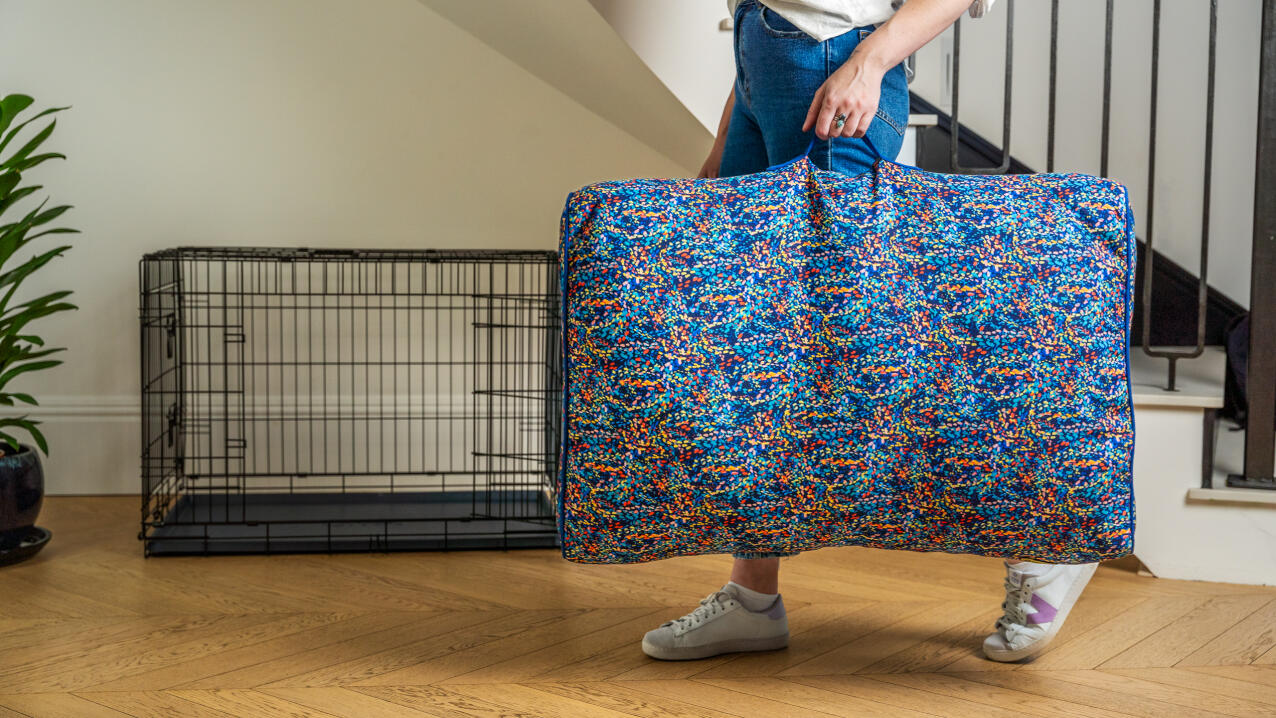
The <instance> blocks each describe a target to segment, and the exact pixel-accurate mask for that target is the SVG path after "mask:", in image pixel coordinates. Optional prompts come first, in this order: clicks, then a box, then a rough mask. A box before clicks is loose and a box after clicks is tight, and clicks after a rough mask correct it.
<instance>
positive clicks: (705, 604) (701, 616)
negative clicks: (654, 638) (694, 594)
mask: <svg viewBox="0 0 1276 718" xmlns="http://www.w3.org/2000/svg"><path fill="white" fill-rule="evenodd" d="M732 600H735V599H734V598H733V597H732V596H731V594H729V593H727V592H726V591H714V592H713V593H711V594H709V595H708V596H705V597H704V598H702V599H700V605H699V606H698V607H697V608H696V609H695V610H694V611H692V612H691V613H688V614H687V615H685V616H682V617H680V618H675V619H673V620H672V621H666V622H665V623H664V625H666V626H673V625H676V626H677V627H678V631H679V632H680V633H684V632H686V631H689V630H691V629H692V628H695V627H696V626H699V625H700V624H702V623H704V622H705V621H707V620H709V619H710V618H711V617H713V616H716V615H718V614H719V613H723V612H724V611H726V606H725V605H724V604H725V603H726V602H727V601H732Z"/></svg>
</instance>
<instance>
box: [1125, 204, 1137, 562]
mask: <svg viewBox="0 0 1276 718" xmlns="http://www.w3.org/2000/svg"><path fill="white" fill-rule="evenodd" d="M1124 189H1125V244H1126V248H1125V251H1126V253H1127V256H1128V257H1129V259H1130V261H1129V262H1128V263H1127V268H1126V277H1125V287H1124V294H1125V311H1126V315H1125V347H1124V349H1125V401H1126V410H1127V411H1128V412H1129V414H1130V474H1129V475H1130V496H1129V500H1128V501H1127V504H1126V505H1127V510H1128V513H1129V515H1130V550H1129V552H1128V553H1131V554H1132V553H1134V527H1135V520H1134V444H1135V425H1134V424H1135V422H1134V387H1133V380H1132V378H1131V375H1130V338H1131V332H1132V331H1133V325H1134V303H1133V302H1132V301H1131V300H1130V293H1131V287H1133V286H1134V280H1135V276H1136V274H1135V271H1136V269H1137V267H1136V266H1135V265H1136V264H1137V263H1138V261H1139V260H1138V256H1139V255H1138V251H1137V250H1138V245H1137V242H1138V239H1137V238H1136V237H1135V235H1134V211H1133V210H1132V209H1131V208H1130V188H1129V187H1124Z"/></svg>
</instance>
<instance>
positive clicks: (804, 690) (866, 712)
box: [694, 678, 933, 718]
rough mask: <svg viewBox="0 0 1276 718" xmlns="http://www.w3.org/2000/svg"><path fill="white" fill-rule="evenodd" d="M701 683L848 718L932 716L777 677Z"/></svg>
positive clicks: (731, 679)
mask: <svg viewBox="0 0 1276 718" xmlns="http://www.w3.org/2000/svg"><path fill="white" fill-rule="evenodd" d="M694 680H696V681H698V682H701V683H708V684H709V685H712V686H718V687H720V688H726V689H729V690H733V691H736V692H738V693H744V694H747V695H750V696H754V697H759V698H767V699H770V700H774V701H778V702H780V703H787V704H788V705H790V706H797V707H799V708H803V709H805V710H811V711H816V712H819V713H831V714H833V715H836V716H845V717H847V718H896V717H898V718H922V717H923V716H929V715H933V714H932V713H925V712H922V711H918V710H912V709H909V708H903V707H900V706H894V705H888V704H886V703H882V702H880V701H875V700H871V699H868V698H861V697H859V696H855V695H849V694H847V693H838V692H836V691H830V690H827V689H825V688H819V687H816V686H809V685H805V684H802V683H797V682H795V681H789V680H783V679H780V678H697V679H694Z"/></svg>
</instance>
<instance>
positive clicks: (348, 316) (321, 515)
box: [139, 247, 562, 556]
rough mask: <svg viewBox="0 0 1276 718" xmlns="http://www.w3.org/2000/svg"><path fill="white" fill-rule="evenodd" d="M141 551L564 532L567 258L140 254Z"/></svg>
mask: <svg viewBox="0 0 1276 718" xmlns="http://www.w3.org/2000/svg"><path fill="white" fill-rule="evenodd" d="M139 274H140V286H141V297H140V316H141V351H142V361H141V373H142V376H141V386H142V456H141V473H142V530H141V533H140V535H139V538H140V539H141V540H142V541H143V544H144V553H145V555H147V556H151V555H172V554H213V553H272V552H282V553H294V552H316V551H319V552H337V551H391V550H434V549H464V548H516V547H533V546H554V545H556V541H557V537H556V532H555V516H554V509H555V506H556V500H555V496H554V486H555V484H554V479H555V477H556V476H557V463H558V455H557V451H558V443H559V442H558V437H559V432H560V431H561V416H560V415H559V412H560V410H561V406H562V401H561V398H562V396H561V391H562V366H561V356H560V344H559V334H560V331H559V327H560V324H559V318H560V314H559V312H560V307H559V292H558V289H559V288H558V255H557V252H553V251H532V250H528V251H514V250H333V249H302V248H295V249H294V248H261V247H219V248H191V247H184V248H176V249H169V250H164V251H160V252H154V253H151V254H148V255H146V256H145V257H143V258H142V260H141V263H140V271H139Z"/></svg>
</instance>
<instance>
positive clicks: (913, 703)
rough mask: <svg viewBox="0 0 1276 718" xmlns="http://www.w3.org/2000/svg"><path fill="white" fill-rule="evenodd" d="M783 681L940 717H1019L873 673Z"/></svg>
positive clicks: (1015, 712)
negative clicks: (894, 682) (893, 681)
mask: <svg viewBox="0 0 1276 718" xmlns="http://www.w3.org/2000/svg"><path fill="white" fill-rule="evenodd" d="M785 680H789V681H792V682H794V683H800V684H802V685H805V686H812V687H815V688H822V689H824V690H827V691H831V692H833V693H842V694H844V695H847V696H854V697H856V698H860V699H864V700H870V701H874V702H877V703H882V704H885V705H889V706H894V707H896V708H900V709H904V710H909V711H915V712H918V713H929V714H931V715H936V716H943V717H944V718H1022V714H1021V713H1019V712H1018V711H1016V710H1012V709H1009V708H1002V707H1000V706H990V705H987V704H984V703H979V702H976V701H971V700H966V699H965V698H955V697H953V696H946V695H943V694H940V693H935V692H933V691H923V690H918V689H916V688H910V687H908V686H899V685H895V684H893V683H887V682H885V681H881V680H877V677H876V676H795V677H792V678H786V679H785Z"/></svg>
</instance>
